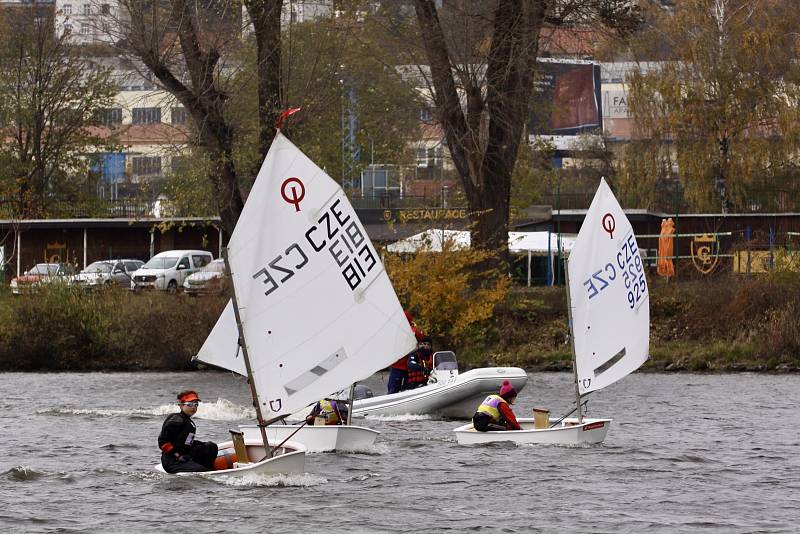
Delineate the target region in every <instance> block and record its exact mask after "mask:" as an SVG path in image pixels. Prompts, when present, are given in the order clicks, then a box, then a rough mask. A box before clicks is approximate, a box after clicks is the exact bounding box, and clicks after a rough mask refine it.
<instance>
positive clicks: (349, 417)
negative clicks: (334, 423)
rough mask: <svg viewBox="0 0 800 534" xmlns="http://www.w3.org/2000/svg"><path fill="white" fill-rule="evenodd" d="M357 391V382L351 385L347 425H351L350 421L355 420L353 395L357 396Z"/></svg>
mask: <svg viewBox="0 0 800 534" xmlns="http://www.w3.org/2000/svg"><path fill="white" fill-rule="evenodd" d="M355 393H356V383H355V382H353V384H352V385H351V386H350V395H349V396H348V399H347V404H348V405H347V426H350V423H351V422H352V421H353V397H355Z"/></svg>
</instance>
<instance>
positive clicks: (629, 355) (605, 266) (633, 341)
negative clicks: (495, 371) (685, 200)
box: [455, 179, 650, 445]
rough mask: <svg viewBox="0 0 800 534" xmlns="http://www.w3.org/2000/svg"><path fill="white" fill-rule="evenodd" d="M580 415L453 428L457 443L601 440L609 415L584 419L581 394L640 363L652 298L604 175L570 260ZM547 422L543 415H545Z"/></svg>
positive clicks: (645, 355) (647, 341)
mask: <svg viewBox="0 0 800 534" xmlns="http://www.w3.org/2000/svg"><path fill="white" fill-rule="evenodd" d="M564 270H565V273H566V275H567V301H568V307H569V315H570V332H571V334H572V335H571V337H572V352H573V365H574V370H575V397H576V398H575V403H576V406H575V409H576V410H577V412H578V417H577V418H562V419H561V420H560V421H559V422H558V423H559V424H553V425H550V424H549V423H545V424H542V423H541V421H540V422H539V423H537V421H536V418H533V419H525V418H520V419H518V422H519V424H520V427H521V430H508V431H489V432H477V431H476V430H475V429H474V428H473V426H472V425H471V424H470V425H464V426H462V427H459V428H456V429H455V433H456V438H457V439H458V442H459V443H462V444H471V443H488V442H493V441H513V442H518V443H542V444H558V445H577V444H585V443H600V442H602V441H603V440H604V439H605V436H606V433H607V432H608V427H609V426H610V425H611V419H590V418H585V417H584V416H583V414H582V411H581V397H582V396H583V395H586V394H587V393H590V392H592V391H597V390H599V389H602V388H604V387H606V386H608V385H610V384H613V383H614V382H616V381H617V380H620V379H621V378H624V377H625V376H627V375H629V374H630V373H632V372H633V371H635V370H636V369H638V368H639V367H640V366H641V365H642V364H643V363H644V362H645V361H646V360H647V358H648V351H649V348H650V301H649V293H650V292H649V291H648V285H647V279H646V276H645V268H644V264H643V263H642V257H641V254H640V252H639V246H638V244H637V243H636V236H635V235H634V233H633V227H632V226H631V223H630V221H629V220H628V218H627V217H626V216H625V212H624V211H623V210H622V207H620V205H619V202H617V199H616V198H615V197H614V194H613V193H612V192H611V188H610V187H608V184H607V183H606V181H605V179H602V180H601V181H600V186H599V187H598V188H597V192H596V193H595V196H594V199H593V200H592V204H591V206H589V210H588V211H587V212H586V218H585V219H584V222H583V225H582V226H581V229H580V232H579V233H578V237H577V239H576V240H575V244H574V245H573V248H572V251H571V253H570V255H569V259H568V260H565V269H564ZM545 421H546V418H545Z"/></svg>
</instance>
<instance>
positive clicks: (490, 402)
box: [472, 380, 520, 432]
mask: <svg viewBox="0 0 800 534" xmlns="http://www.w3.org/2000/svg"><path fill="white" fill-rule="evenodd" d="M516 400H517V390H516V389H514V386H512V385H511V383H510V382H509V381H508V380H503V385H502V386H500V394H499V395H489V396H488V397H486V398H485V399H484V400H483V402H482V403H481V405H480V406H478V410H477V411H476V412H475V415H473V416H472V426H473V427H474V428H475V430H477V431H479V432H487V431H489V430H520V426H519V423H517V418H516V417H515V416H514V412H513V411H512V410H511V405H512V404H514V401H516Z"/></svg>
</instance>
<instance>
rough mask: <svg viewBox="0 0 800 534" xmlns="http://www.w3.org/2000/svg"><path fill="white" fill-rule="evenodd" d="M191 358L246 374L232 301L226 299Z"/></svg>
mask: <svg viewBox="0 0 800 534" xmlns="http://www.w3.org/2000/svg"><path fill="white" fill-rule="evenodd" d="M192 359H193V360H199V361H201V362H204V363H208V364H211V365H214V366H216V367H221V368H223V369H228V370H229V371H233V372H234V373H238V374H240V375H242V376H247V368H246V367H245V364H244V356H242V350H241V348H240V347H239V330H238V328H236V317H235V316H234V314H233V301H230V300H229V301H228V304H227V305H226V306H225V309H224V310H222V314H221V315H220V316H219V319H217V322H216V324H215V325H214V328H213V329H212V330H211V333H210V334H209V335H208V338H206V341H205V343H203V346H202V347H200V351H199V352H198V353H197V355H196V356H195V357H194V358H192Z"/></svg>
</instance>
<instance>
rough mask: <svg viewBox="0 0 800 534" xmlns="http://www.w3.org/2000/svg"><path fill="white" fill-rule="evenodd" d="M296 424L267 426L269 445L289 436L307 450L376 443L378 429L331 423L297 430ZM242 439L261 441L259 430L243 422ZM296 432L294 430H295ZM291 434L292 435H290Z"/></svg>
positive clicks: (354, 447)
mask: <svg viewBox="0 0 800 534" xmlns="http://www.w3.org/2000/svg"><path fill="white" fill-rule="evenodd" d="M298 427H299V425H269V426H267V429H266V430H267V439H268V440H269V443H270V444H271V445H279V444H280V443H281V442H283V440H285V439H287V438H289V436H291V438H289V439H290V440H291V441H292V442H296V443H302V444H303V445H304V446H305V447H306V450H307V451H308V452H333V451H362V450H364V449H369V448H370V447H372V446H373V445H374V444H375V438H377V437H378V435H379V434H380V432H378V431H377V430H372V429H371V428H366V427H363V426H353V425H331V426H309V425H305V426H304V427H302V428H300V430H298ZM239 429H240V430H241V431H242V432H244V437H245V440H258V441H259V442H260V441H261V432H260V431H259V429H258V427H257V426H256V425H242V426H240V427H239ZM295 431H296V433H294V432H295ZM292 433H294V435H292Z"/></svg>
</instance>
